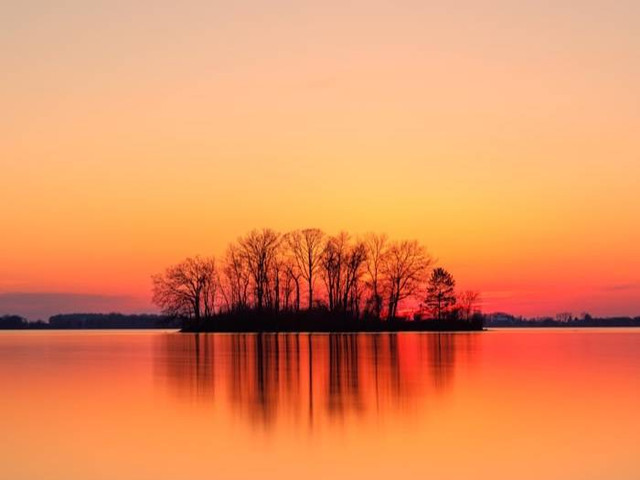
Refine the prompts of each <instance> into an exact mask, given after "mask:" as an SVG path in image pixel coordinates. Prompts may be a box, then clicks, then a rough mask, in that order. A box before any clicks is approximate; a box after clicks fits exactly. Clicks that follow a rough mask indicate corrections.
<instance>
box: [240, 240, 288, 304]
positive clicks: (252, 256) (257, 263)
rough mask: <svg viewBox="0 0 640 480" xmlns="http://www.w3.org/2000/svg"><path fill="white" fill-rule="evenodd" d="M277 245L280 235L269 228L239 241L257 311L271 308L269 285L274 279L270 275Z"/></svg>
mask: <svg viewBox="0 0 640 480" xmlns="http://www.w3.org/2000/svg"><path fill="white" fill-rule="evenodd" d="M279 243H280V234H278V233H276V232H274V231H273V230H271V229H269V228H265V229H263V230H253V231H251V232H250V233H249V234H247V235H246V236H245V237H243V238H241V239H240V241H239V245H240V249H241V252H242V255H243V256H244V258H245V260H246V262H247V266H248V268H249V274H250V275H251V279H252V281H253V288H254V303H255V306H256V308H257V309H258V310H262V308H263V307H265V306H269V307H272V303H273V302H272V300H273V299H272V298H271V291H272V290H271V284H272V282H273V281H274V279H273V278H272V277H271V276H270V274H271V273H272V269H273V266H274V262H275V260H276V253H277V250H278V246H279Z"/></svg>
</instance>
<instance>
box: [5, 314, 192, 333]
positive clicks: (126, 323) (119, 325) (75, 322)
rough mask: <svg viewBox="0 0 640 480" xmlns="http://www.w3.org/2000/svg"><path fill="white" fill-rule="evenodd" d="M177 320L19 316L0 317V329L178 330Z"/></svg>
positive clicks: (124, 316) (121, 316)
mask: <svg viewBox="0 0 640 480" xmlns="http://www.w3.org/2000/svg"><path fill="white" fill-rule="evenodd" d="M180 327H181V323H180V322H179V321H178V319H175V318H171V317H167V316H165V315H157V314H123V313H65V314H59V315H53V316H51V317H49V320H48V322H44V321H42V320H38V321H35V322H30V321H28V320H27V319H26V318H24V317H22V316H20V315H4V316H0V329H2V330H22V329H33V330H37V329H43V330H44V329H52V330H66V329H92V328H93V329H100V328H104V329H134V328H141V329H142V328H180Z"/></svg>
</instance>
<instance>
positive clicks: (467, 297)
mask: <svg viewBox="0 0 640 480" xmlns="http://www.w3.org/2000/svg"><path fill="white" fill-rule="evenodd" d="M479 303H480V293H478V292H476V291H474V290H465V291H463V292H460V293H459V294H458V296H457V304H458V307H459V309H460V314H461V317H462V318H463V319H464V320H471V317H473V315H474V314H476V313H478V312H479V308H478V307H479Z"/></svg>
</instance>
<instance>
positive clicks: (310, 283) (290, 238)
mask: <svg viewBox="0 0 640 480" xmlns="http://www.w3.org/2000/svg"><path fill="white" fill-rule="evenodd" d="M324 236H325V235H324V233H323V232H322V230H320V229H318V228H307V229H304V230H295V231H293V232H290V233H289V234H288V235H287V236H286V241H287V244H288V246H289V248H290V250H291V254H292V256H293V258H294V259H295V261H296V264H297V267H298V269H299V271H300V274H301V275H302V278H304V279H305V280H306V282H307V287H308V293H309V297H308V298H309V309H312V308H313V287H314V283H315V276H316V273H317V271H318V268H319V267H320V259H321V256H322V252H323V250H324Z"/></svg>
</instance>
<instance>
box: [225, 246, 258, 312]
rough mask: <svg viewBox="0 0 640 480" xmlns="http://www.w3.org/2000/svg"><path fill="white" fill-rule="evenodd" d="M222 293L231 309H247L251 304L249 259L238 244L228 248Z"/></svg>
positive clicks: (228, 307)
mask: <svg viewBox="0 0 640 480" xmlns="http://www.w3.org/2000/svg"><path fill="white" fill-rule="evenodd" d="M222 272H223V277H224V280H225V281H224V282H223V288H222V294H223V297H224V300H225V303H226V305H227V309H228V310H229V311H237V310H245V309H246V308H247V307H248V305H249V299H248V296H249V283H250V281H251V279H250V276H249V269H248V266H247V261H246V259H245V257H244V256H243V255H242V252H241V250H240V248H239V247H238V245H235V244H231V245H229V247H228V248H227V253H226V255H225V261H224V268H223V269H222Z"/></svg>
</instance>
